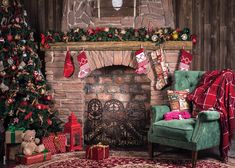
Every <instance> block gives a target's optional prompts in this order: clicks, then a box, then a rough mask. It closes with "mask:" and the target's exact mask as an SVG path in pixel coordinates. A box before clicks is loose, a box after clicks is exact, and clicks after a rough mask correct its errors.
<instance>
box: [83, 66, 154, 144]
mask: <svg viewBox="0 0 235 168" xmlns="http://www.w3.org/2000/svg"><path fill="white" fill-rule="evenodd" d="M150 82H151V81H150V80H149V79H148V77H147V76H146V75H145V74H142V75H139V74H136V73H135V70H134V69H132V68H130V67H126V66H110V67H104V68H101V69H97V70H95V71H93V72H92V73H91V74H90V75H89V76H88V77H87V78H86V79H85V86H84V89H85V107H86V108H85V113H84V121H85V122H84V143H85V144H87V145H90V144H97V143H99V142H101V143H103V144H108V145H110V146H111V147H127V146H129V147H131V146H142V145H145V144H146V142H147V130H148V128H147V125H148V123H149V111H150V96H151V86H150Z"/></svg>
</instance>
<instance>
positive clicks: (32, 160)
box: [16, 150, 51, 165]
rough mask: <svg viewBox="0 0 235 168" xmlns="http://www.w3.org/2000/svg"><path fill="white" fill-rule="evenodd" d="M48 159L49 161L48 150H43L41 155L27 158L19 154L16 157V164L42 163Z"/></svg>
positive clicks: (37, 154) (49, 153) (36, 154)
mask: <svg viewBox="0 0 235 168" xmlns="http://www.w3.org/2000/svg"><path fill="white" fill-rule="evenodd" d="M50 159H51V152H50V151H48V150H44V151H43V152H42V153H35V154H33V155H28V156H27V155H23V154H19V155H17V156H16V162H18V163H21V164H25V165H30V164H34V163H38V162H43V161H46V160H50Z"/></svg>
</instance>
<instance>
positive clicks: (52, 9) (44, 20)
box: [23, 0, 63, 33]
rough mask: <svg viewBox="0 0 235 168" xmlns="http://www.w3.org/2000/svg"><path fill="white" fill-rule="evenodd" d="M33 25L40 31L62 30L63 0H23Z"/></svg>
mask: <svg viewBox="0 0 235 168" xmlns="http://www.w3.org/2000/svg"><path fill="white" fill-rule="evenodd" d="M23 4H24V6H25V9H26V11H27V13H28V19H29V22H30V24H31V27H32V28H34V29H36V31H37V32H38V33H40V32H45V31H47V30H56V31H57V30H61V21H62V11H63V0H23Z"/></svg>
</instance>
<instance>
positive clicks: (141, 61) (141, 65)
mask: <svg viewBox="0 0 235 168" xmlns="http://www.w3.org/2000/svg"><path fill="white" fill-rule="evenodd" d="M135 56H136V60H137V63H138V67H137V69H136V70H135V72H136V73H137V74H146V73H147V72H148V63H149V61H148V59H147V57H146V55H145V53H144V49H143V48H141V49H139V50H137V51H136V52H135Z"/></svg>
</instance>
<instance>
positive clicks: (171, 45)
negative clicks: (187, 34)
mask: <svg viewBox="0 0 235 168" xmlns="http://www.w3.org/2000/svg"><path fill="white" fill-rule="evenodd" d="M49 45H50V46H51V47H50V49H44V50H47V51H48V50H49V51H50V50H51V51H64V50H66V49H67V47H69V49H70V50H82V49H85V50H90V51H92V50H93V51H132V50H133V51H134V50H138V49H139V48H140V47H141V46H142V47H143V48H144V49H145V50H156V49H157V48H159V46H156V45H155V43H152V42H149V41H148V42H141V41H124V42H123V41H122V42H114V41H108V42H69V43H63V42H57V43H50V44H49ZM161 46H162V47H163V49H167V50H179V49H181V48H182V47H183V46H184V48H185V49H186V50H192V42H191V41H166V42H164V43H163V44H161Z"/></svg>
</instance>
